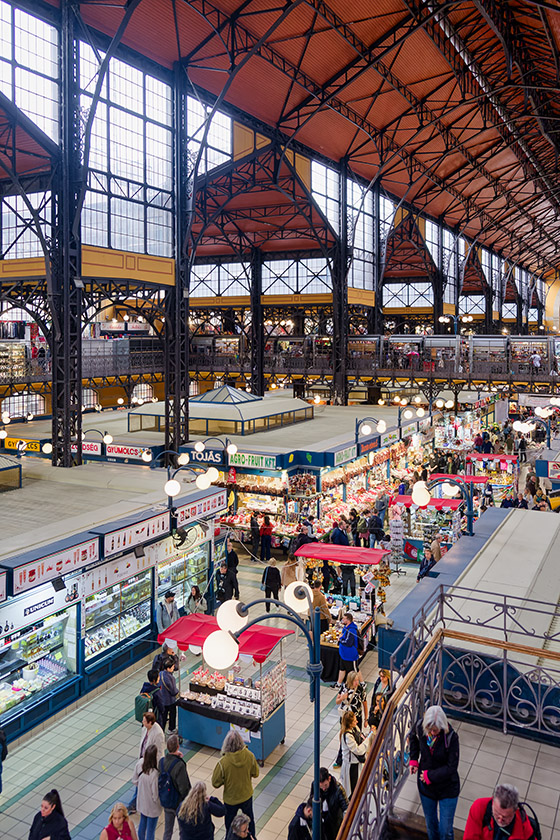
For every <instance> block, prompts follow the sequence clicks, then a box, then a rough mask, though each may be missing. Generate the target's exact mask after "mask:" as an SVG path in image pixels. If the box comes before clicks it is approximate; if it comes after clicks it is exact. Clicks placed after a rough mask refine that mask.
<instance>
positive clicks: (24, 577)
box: [13, 539, 99, 595]
mask: <svg viewBox="0 0 560 840" xmlns="http://www.w3.org/2000/svg"><path fill="white" fill-rule="evenodd" d="M98 559H99V540H98V539H93V540H88V541H87V542H83V543H80V545H75V546H72V548H66V549H64V551H57V552H56V553H55V554H49V555H47V556H46V557H41V558H40V559H39V560H33V561H32V562H31V563H26V564H25V565H24V566H18V568H17V569H14V571H13V578H14V580H13V594H14V595H18V594H19V593H20V592H26V591H27V590H28V589H33V588H34V587H36V586H38V585H39V584H41V583H46V582H47V581H49V580H54V579H55V578H57V577H61V576H62V575H68V574H70V572H75V571H76V570H77V569H81V568H83V567H84V566H89V565H90V564H91V563H95V562H96V561H97V560H98Z"/></svg>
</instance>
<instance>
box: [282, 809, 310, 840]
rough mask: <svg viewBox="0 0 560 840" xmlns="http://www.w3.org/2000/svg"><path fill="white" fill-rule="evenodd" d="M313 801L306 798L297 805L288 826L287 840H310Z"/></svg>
mask: <svg viewBox="0 0 560 840" xmlns="http://www.w3.org/2000/svg"><path fill="white" fill-rule="evenodd" d="M312 814H313V802H312V800H311V799H310V800H308V801H307V802H302V803H301V805H298V808H297V811H296V813H295V814H294V816H293V817H292V819H291V821H290V824H289V826H288V840H311V816H312Z"/></svg>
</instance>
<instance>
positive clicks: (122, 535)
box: [103, 511, 170, 557]
mask: <svg viewBox="0 0 560 840" xmlns="http://www.w3.org/2000/svg"><path fill="white" fill-rule="evenodd" d="M169 529H170V519H169V511H166V512H165V513H158V514H157V516H151V517H150V518H149V519H145V520H144V521H143V522H135V523H134V525H129V526H128V527H127V528H120V529H119V530H118V531H111V533H109V534H105V536H104V538H103V556H104V557H111V556H112V555H113V554H121V553H122V552H123V551H127V550H129V549H131V548H134V547H135V546H137V545H142V543H144V542H148V540H153V539H155V538H156V537H167V536H168V535H169Z"/></svg>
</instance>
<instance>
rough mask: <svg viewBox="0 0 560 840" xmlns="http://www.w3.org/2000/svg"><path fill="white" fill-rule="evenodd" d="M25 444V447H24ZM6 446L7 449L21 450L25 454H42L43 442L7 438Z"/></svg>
mask: <svg viewBox="0 0 560 840" xmlns="http://www.w3.org/2000/svg"><path fill="white" fill-rule="evenodd" d="M23 444H25V447H24V446H23ZM4 446H5V447H6V449H15V450H16V451H17V450H20V449H22V450H23V452H40V451H41V441H40V440H27V439H26V438H9V437H8V438H6V440H5V441H4Z"/></svg>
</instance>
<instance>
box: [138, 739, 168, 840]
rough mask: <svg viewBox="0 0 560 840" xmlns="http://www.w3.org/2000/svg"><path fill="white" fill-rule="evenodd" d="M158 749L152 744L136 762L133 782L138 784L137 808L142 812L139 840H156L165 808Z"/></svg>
mask: <svg viewBox="0 0 560 840" xmlns="http://www.w3.org/2000/svg"><path fill="white" fill-rule="evenodd" d="M158 779H159V773H158V758H157V749H156V747H155V746H154V745H153V744H152V746H150V747H148V749H147V750H146V752H145V753H144V758H141V759H140V760H139V761H137V762H136V767H135V768H134V774H133V776H132V781H133V783H134V784H135V785H136V786H137V789H138V794H137V808H138V812H139V814H140V825H139V826H138V840H154V838H155V835H156V827H157V823H158V819H159V817H160V814H161V812H162V810H163V808H162V807H161V802H160V801H159V789H158Z"/></svg>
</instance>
